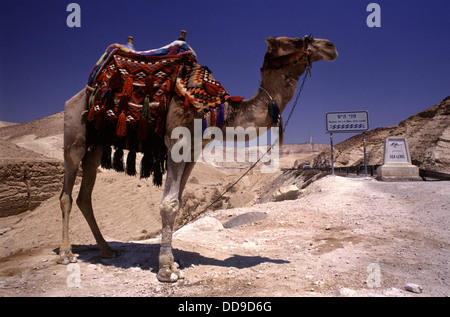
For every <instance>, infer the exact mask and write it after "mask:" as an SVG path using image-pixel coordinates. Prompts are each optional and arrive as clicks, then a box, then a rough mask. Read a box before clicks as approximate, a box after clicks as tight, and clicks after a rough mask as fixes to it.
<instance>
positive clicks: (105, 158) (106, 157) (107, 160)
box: [100, 145, 112, 170]
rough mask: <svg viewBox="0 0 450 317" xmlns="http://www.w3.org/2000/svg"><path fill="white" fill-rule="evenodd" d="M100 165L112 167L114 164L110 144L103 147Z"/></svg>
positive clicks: (106, 167)
mask: <svg viewBox="0 0 450 317" xmlns="http://www.w3.org/2000/svg"><path fill="white" fill-rule="evenodd" d="M100 166H101V167H102V168H104V169H107V170H109V169H111V168H112V164H111V146H109V145H105V146H104V147H103V153H102V158H101V161H100Z"/></svg>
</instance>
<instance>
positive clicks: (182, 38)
mask: <svg viewBox="0 0 450 317" xmlns="http://www.w3.org/2000/svg"><path fill="white" fill-rule="evenodd" d="M186 34H187V32H186V31H185V30H181V34H180V38H179V39H178V40H179V41H186Z"/></svg>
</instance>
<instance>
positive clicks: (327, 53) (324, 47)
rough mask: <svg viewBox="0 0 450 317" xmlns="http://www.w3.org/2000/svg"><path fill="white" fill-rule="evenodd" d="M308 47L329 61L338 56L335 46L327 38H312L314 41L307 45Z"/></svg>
mask: <svg viewBox="0 0 450 317" xmlns="http://www.w3.org/2000/svg"><path fill="white" fill-rule="evenodd" d="M308 49H311V50H312V51H314V52H315V54H317V55H319V56H320V57H321V58H322V59H324V60H326V61H329V62H333V61H334V60H335V59H336V58H337V57H338V52H337V50H336V46H334V44H333V43H331V42H330V41H328V40H324V39H314V41H313V42H312V43H310V44H309V45H308Z"/></svg>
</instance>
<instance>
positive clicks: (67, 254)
mask: <svg viewBox="0 0 450 317" xmlns="http://www.w3.org/2000/svg"><path fill="white" fill-rule="evenodd" d="M75 262H77V257H76V256H75V255H73V253H72V251H70V250H68V249H63V250H60V251H59V258H58V260H57V261H56V263H58V264H63V265H67V264H69V263H75Z"/></svg>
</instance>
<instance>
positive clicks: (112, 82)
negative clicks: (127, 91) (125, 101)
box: [109, 72, 122, 91]
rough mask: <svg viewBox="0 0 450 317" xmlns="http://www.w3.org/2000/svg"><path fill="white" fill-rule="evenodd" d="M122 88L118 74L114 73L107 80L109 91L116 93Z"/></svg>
mask: <svg viewBox="0 0 450 317" xmlns="http://www.w3.org/2000/svg"><path fill="white" fill-rule="evenodd" d="M121 87H122V84H121V83H120V75H119V72H114V73H113V74H112V75H111V78H110V79H109V89H111V90H113V91H117V90H119V89H120V88H121Z"/></svg>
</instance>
